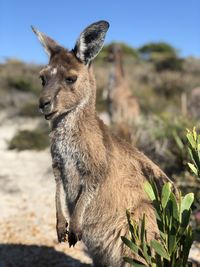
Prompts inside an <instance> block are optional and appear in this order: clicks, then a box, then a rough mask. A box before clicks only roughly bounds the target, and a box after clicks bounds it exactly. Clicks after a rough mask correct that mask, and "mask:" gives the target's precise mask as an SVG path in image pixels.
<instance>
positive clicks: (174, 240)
mask: <svg viewBox="0 0 200 267" xmlns="http://www.w3.org/2000/svg"><path fill="white" fill-rule="evenodd" d="M145 191H146V192H147V194H148V196H149V198H150V200H151V201H152V203H153V206H154V208H155V213H156V219H157V225H158V228H159V233H160V237H159V240H155V239H154V240H151V241H150V242H148V241H147V233H146V229H145V215H144V217H143V219H142V220H141V222H140V224H139V225H138V224H137V223H136V222H135V221H134V220H132V218H131V216H130V214H129V213H128V212H127V218H128V224H129V232H130V239H127V238H126V237H122V240H123V242H124V243H125V245H127V246H128V247H129V248H130V250H131V251H132V253H133V254H136V255H138V256H139V257H140V258H141V259H143V261H144V262H145V264H143V263H142V262H140V261H139V260H135V259H133V258H129V257H125V258H124V260H125V262H128V263H130V264H131V265H132V266H135V267H139V266H140V267H141V266H149V267H186V266H191V263H189V262H188V256H189V251H190V248H191V245H192V242H193V234H192V229H191V226H190V225H189V221H190V215H191V209H190V207H191V205H192V203H193V200H194V195H193V193H190V194H187V195H186V196H184V197H182V196H181V193H180V192H179V197H178V198H176V196H175V194H174V193H173V191H172V185H171V184H170V183H166V184H165V185H164V186H163V188H162V192H161V193H159V192H158V189H157V187H156V185H155V183H154V182H153V181H152V182H151V183H148V182H147V183H146V184H145Z"/></svg>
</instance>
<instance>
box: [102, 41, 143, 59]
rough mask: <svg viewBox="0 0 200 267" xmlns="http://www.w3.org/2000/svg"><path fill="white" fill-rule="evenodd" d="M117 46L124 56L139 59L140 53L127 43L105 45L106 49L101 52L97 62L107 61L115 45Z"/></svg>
mask: <svg viewBox="0 0 200 267" xmlns="http://www.w3.org/2000/svg"><path fill="white" fill-rule="evenodd" d="M115 44H117V45H119V46H120V48H121V50H122V53H123V55H124V56H128V57H133V58H138V52H137V50H136V49H134V48H133V47H131V46H129V45H127V44H125V43H118V42H112V43H110V44H108V45H104V47H103V48H102V50H101V53H100V54H99V55H98V57H97V60H103V59H107V58H108V56H109V54H110V52H111V51H112V47H113V45H115Z"/></svg>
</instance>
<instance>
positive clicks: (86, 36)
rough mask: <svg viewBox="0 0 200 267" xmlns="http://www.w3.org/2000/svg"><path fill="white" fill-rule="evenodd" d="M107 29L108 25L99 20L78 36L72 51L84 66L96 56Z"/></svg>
mask: <svg viewBox="0 0 200 267" xmlns="http://www.w3.org/2000/svg"><path fill="white" fill-rule="evenodd" d="M108 28H109V23H108V22H107V21H103V20H101V21H98V22H95V23H93V24H91V25H90V26H88V27H87V28H86V29H85V30H84V31H83V32H82V33H81V34H80V36H79V39H78V40H77V42H76V45H75V48H74V49H73V51H74V53H75V55H76V57H77V58H78V59H79V60H81V61H82V62H83V63H84V64H88V63H89V62H90V61H91V60H92V59H94V58H95V57H96V56H97V55H98V53H99V52H100V50H101V48H102V46H103V43H104V40H105V36H106V32H107V30H108Z"/></svg>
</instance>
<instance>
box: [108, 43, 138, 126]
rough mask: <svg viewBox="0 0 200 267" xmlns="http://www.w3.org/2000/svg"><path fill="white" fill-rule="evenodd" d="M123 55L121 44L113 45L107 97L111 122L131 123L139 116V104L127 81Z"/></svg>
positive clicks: (118, 123)
mask: <svg viewBox="0 0 200 267" xmlns="http://www.w3.org/2000/svg"><path fill="white" fill-rule="evenodd" d="M122 57H123V54H122V50H121V47H120V45H118V44H114V45H112V47H111V51H110V56H109V61H111V62H113V64H114V66H113V68H112V70H111V73H110V76H109V84H108V96H107V99H108V106H109V114H110V117H111V122H112V123H114V124H117V125H120V124H124V123H125V124H127V125H131V124H132V123H133V122H134V121H135V120H136V119H137V118H138V115H139V104H138V102H137V100H136V99H135V97H134V96H133V94H132V92H131V90H130V88H129V86H128V83H127V81H126V78H125V73H124V68H123V61H122Z"/></svg>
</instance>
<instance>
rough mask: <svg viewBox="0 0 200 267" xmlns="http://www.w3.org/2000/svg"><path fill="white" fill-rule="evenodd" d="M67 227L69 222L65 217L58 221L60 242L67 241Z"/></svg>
mask: <svg viewBox="0 0 200 267" xmlns="http://www.w3.org/2000/svg"><path fill="white" fill-rule="evenodd" d="M67 227H68V223H67V221H66V220H65V219H63V220H59V221H57V224H56V231H57V236H58V242H59V243H61V242H65V241H67V238H66V235H67V234H68V231H67Z"/></svg>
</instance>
